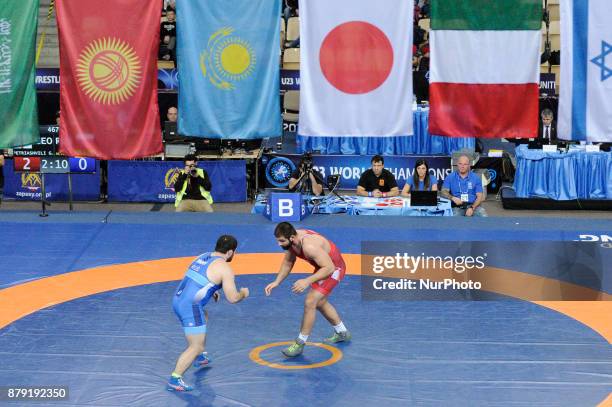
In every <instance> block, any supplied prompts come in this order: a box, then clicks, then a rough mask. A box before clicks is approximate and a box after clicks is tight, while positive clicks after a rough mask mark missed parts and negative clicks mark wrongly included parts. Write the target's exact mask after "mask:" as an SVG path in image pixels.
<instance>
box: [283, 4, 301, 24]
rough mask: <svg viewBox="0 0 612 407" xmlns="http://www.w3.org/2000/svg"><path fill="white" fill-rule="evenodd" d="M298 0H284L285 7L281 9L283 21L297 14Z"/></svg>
mask: <svg viewBox="0 0 612 407" xmlns="http://www.w3.org/2000/svg"><path fill="white" fill-rule="evenodd" d="M299 6H300V5H299V2H298V0H285V9H284V10H283V18H284V19H285V22H286V21H287V20H289V18H290V17H295V16H297V15H298V13H299V12H298V8H299Z"/></svg>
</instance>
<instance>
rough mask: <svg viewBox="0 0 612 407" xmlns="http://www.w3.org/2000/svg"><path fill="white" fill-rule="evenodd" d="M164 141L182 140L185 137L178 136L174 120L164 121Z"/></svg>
mask: <svg viewBox="0 0 612 407" xmlns="http://www.w3.org/2000/svg"><path fill="white" fill-rule="evenodd" d="M164 141H165V142H167V143H175V142H184V141H185V138H184V137H181V136H179V134H178V130H177V128H176V122H164Z"/></svg>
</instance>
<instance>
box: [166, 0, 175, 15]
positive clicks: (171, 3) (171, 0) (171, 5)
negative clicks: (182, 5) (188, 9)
mask: <svg viewBox="0 0 612 407" xmlns="http://www.w3.org/2000/svg"><path fill="white" fill-rule="evenodd" d="M164 11H165V12H166V13H168V11H174V12H175V13H176V0H164Z"/></svg>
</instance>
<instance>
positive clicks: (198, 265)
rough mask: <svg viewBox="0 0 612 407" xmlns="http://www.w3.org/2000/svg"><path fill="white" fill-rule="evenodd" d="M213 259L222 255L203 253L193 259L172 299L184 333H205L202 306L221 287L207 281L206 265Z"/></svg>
mask: <svg viewBox="0 0 612 407" xmlns="http://www.w3.org/2000/svg"><path fill="white" fill-rule="evenodd" d="M215 259H222V257H218V256H211V253H204V254H202V255H200V256H199V257H198V258H197V259H195V260H194V261H193V263H191V265H190V266H189V269H188V270H187V273H185V277H184V278H183V281H181V283H180V284H179V286H178V289H177V290H176V293H175V294H174V298H173V299H172V308H174V312H175V313H176V315H177V316H178V318H179V319H180V320H181V324H182V325H183V329H184V330H185V335H196V334H205V333H206V319H205V318H204V306H205V305H206V304H207V303H208V301H209V300H210V298H211V297H212V296H213V294H214V293H215V292H217V290H219V289H220V288H221V284H215V283H213V282H211V281H209V280H208V275H207V274H206V272H207V270H208V266H210V264H211V263H212V262H213V261H214V260H215Z"/></svg>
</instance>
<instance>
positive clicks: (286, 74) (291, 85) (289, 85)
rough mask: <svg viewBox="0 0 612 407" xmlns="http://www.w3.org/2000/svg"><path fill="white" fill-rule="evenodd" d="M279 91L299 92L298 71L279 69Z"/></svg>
mask: <svg viewBox="0 0 612 407" xmlns="http://www.w3.org/2000/svg"><path fill="white" fill-rule="evenodd" d="M280 76H281V90H300V71H299V70H297V69H281V71H280Z"/></svg>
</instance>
